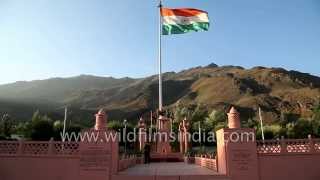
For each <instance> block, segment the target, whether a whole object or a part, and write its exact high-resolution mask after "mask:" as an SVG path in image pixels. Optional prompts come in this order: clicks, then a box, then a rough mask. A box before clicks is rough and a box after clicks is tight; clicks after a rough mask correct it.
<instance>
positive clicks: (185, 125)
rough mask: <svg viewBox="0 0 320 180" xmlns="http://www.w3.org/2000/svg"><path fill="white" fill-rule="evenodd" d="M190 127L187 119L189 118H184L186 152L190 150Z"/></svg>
mask: <svg viewBox="0 0 320 180" xmlns="http://www.w3.org/2000/svg"><path fill="white" fill-rule="evenodd" d="M189 127H190V124H189V122H188V120H187V118H184V120H183V132H184V153H187V152H188V150H189V132H188V130H189Z"/></svg>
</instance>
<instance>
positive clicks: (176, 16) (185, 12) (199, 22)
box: [161, 8, 209, 35]
mask: <svg viewBox="0 0 320 180" xmlns="http://www.w3.org/2000/svg"><path fill="white" fill-rule="evenodd" d="M161 17H162V34H163V35H170V34H182V33H187V32H190V31H207V30H208V29H209V17H208V13H207V12H206V11H202V10H199V9H191V8H183V9H168V8H161Z"/></svg>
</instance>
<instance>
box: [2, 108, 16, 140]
mask: <svg viewBox="0 0 320 180" xmlns="http://www.w3.org/2000/svg"><path fill="white" fill-rule="evenodd" d="M0 124H1V126H0V127H1V131H0V132H2V134H3V136H4V137H7V138H8V137H10V135H11V131H12V128H13V123H12V121H11V117H10V115H9V114H4V115H3V116H2V117H1V122H0ZM0 134H1V133H0Z"/></svg>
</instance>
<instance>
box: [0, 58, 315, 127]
mask: <svg viewBox="0 0 320 180" xmlns="http://www.w3.org/2000/svg"><path fill="white" fill-rule="evenodd" d="M157 83H158V80H157V76H150V77H146V78H141V79H132V78H122V79H115V78H111V77H95V76H87V75H82V76H78V77H72V78H54V79H48V80H38V81H30V82H16V83H12V84H6V85H1V86H0V113H2V112H4V111H8V112H11V113H12V114H16V116H19V115H17V114H19V113H15V112H18V110H17V109H15V107H17V106H18V105H19V108H18V109H21V107H20V106H23V107H26V106H28V107H30V105H32V107H33V108H29V109H28V110H30V113H31V109H32V110H34V109H36V108H38V109H41V108H44V107H45V111H46V112H54V111H60V110H61V107H63V106H64V105H68V106H70V107H72V108H73V109H75V110H81V111H86V112H89V111H90V112H92V111H95V110H96V109H97V108H101V107H104V108H106V109H107V110H108V111H109V112H110V116H111V118H114V119H119V118H124V117H127V118H128V117H129V118H136V117H137V116H139V115H140V114H142V113H144V112H148V111H149V110H151V109H156V107H157V103H158V101H157V99H158V92H157V91H158V84H157ZM163 86H164V103H165V105H166V107H168V108H171V107H174V106H175V105H176V104H177V103H179V104H186V105H187V104H202V105H205V106H206V107H208V109H209V110H210V109H212V108H219V109H225V108H227V107H228V106H230V105H236V106H238V107H239V108H240V109H242V110H243V111H246V113H247V114H249V115H250V116H254V115H255V113H256V109H257V107H258V106H261V107H262V108H263V112H264V117H265V119H266V121H268V122H272V121H277V120H279V117H280V115H281V113H292V114H296V115H298V116H302V117H309V116H310V115H311V108H312V107H313V106H314V105H315V104H318V103H319V101H320V78H319V77H317V76H313V75H310V74H306V73H301V72H297V71H287V70H285V69H282V68H265V67H255V68H251V69H244V68H242V67H237V66H222V67H218V66H216V65H215V64H210V65H208V66H206V67H196V68H191V69H188V70H184V71H181V72H178V73H175V72H168V73H165V74H164V85H163ZM8 104H9V105H8ZM12 104H14V105H12ZM21 104H23V105H21ZM23 114H27V113H26V112H25V111H23ZM20 118H22V117H20Z"/></svg>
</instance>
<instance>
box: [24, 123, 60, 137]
mask: <svg viewBox="0 0 320 180" xmlns="http://www.w3.org/2000/svg"><path fill="white" fill-rule="evenodd" d="M30 136H31V139H32V140H39V141H48V140H50V138H51V137H54V130H53V124H52V122H50V121H47V120H37V121H35V122H32V127H31V134H30Z"/></svg>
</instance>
